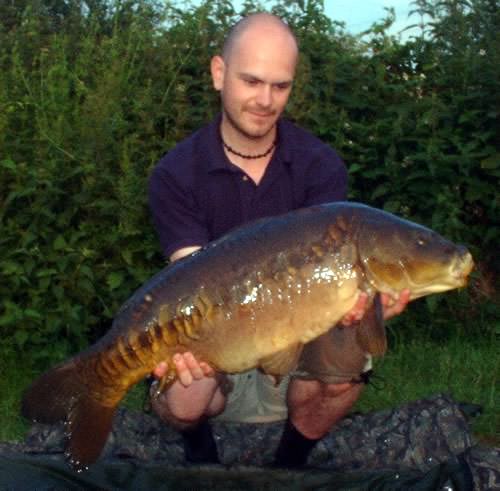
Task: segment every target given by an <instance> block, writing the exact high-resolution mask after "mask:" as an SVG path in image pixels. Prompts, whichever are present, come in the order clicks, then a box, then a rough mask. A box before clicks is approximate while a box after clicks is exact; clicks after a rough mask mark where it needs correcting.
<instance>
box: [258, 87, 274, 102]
mask: <svg viewBox="0 0 500 491" xmlns="http://www.w3.org/2000/svg"><path fill="white" fill-rule="evenodd" d="M272 102H273V93H272V87H271V86H270V85H266V84H262V86H261V87H259V92H258V93H257V103H258V104H259V106H261V107H270V106H271V105H272Z"/></svg>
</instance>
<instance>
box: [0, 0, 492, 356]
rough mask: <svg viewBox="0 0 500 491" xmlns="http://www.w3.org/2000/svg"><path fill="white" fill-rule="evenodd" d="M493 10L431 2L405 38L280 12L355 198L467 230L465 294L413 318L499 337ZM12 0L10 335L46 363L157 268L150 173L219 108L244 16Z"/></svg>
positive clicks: (301, 9)
mask: <svg viewBox="0 0 500 491" xmlns="http://www.w3.org/2000/svg"><path fill="white" fill-rule="evenodd" d="M495 3H496V2H494V1H488V0H470V1H468V2H462V1H458V0H447V1H441V2H430V1H426V0H419V1H417V2H415V4H416V11H417V13H418V14H422V15H423V14H424V13H425V14H426V15H427V16H428V17H427V18H428V19H429V20H428V21H427V22H426V24H425V25H424V26H423V28H422V33H421V35H420V36H418V37H416V38H413V39H411V40H410V41H408V42H406V43H401V42H400V41H398V40H397V39H395V38H394V37H391V36H389V35H388V34H387V28H388V26H389V25H390V23H391V19H390V18H388V19H386V20H385V21H383V22H380V23H377V24H375V25H374V26H373V28H372V29H371V30H370V31H369V33H368V38H367V37H365V38H363V40H361V39H360V38H354V37H352V36H351V35H349V34H347V33H346V32H345V31H344V29H343V27H342V26H341V25H338V24H335V23H332V22H331V21H330V20H329V19H328V18H326V16H325V15H324V13H323V11H322V8H321V2H319V1H309V2H306V3H304V2H300V1H298V0H297V1H296V2H290V1H282V2H277V3H276V4H275V5H274V7H273V9H274V11H275V12H277V13H279V14H280V15H282V16H283V17H284V18H285V19H286V20H288V22H289V23H290V24H291V25H292V27H293V28H294V29H295V31H296V33H297V36H298V38H299V40H300V44H301V53H302V55H301V61H300V67H299V71H298V74H297V80H296V85H295V88H294V94H293V96H292V101H291V104H290V106H289V110H288V115H289V117H291V118H292V119H294V120H296V121H297V122H298V123H299V124H301V125H303V126H305V127H307V128H308V129H310V130H311V131H312V132H314V133H315V134H317V135H318V136H320V137H321V138H323V139H324V140H325V141H327V142H329V143H331V144H332V145H333V146H334V147H335V148H336V149H337V150H338V151H339V152H340V153H341V155H342V156H343V157H344V159H345V161H346V162H347V164H348V167H349V172H350V177H351V198H353V199H356V200H360V201H364V202H367V203H368V204H371V205H374V206H378V207H384V208H385V209H387V210H389V211H393V212H396V213H398V214H401V215H403V216H406V217H408V218H410V219H414V220H416V221H419V222H420V223H423V224H425V225H428V226H431V227H432V228H435V229H436V230H438V231H440V232H442V233H443V234H445V235H447V236H448V237H450V238H451V239H453V240H456V241H462V242H464V243H466V244H467V245H468V246H470V248H471V249H472V250H473V254H474V256H475V257H476V259H477V260H478V263H479V273H476V280H475V283H474V287H473V288H472V289H470V290H469V293H468V294H464V293H459V294H453V295H451V294H450V295H446V296H444V298H445V299H446V301H441V300H439V297H431V298H430V299H429V300H428V302H427V304H425V303H423V304H421V306H420V308H419V309H417V311H416V313H415V314H414V315H416V318H415V319H414V322H416V323H421V322H424V323H426V322H428V321H430V319H431V318H432V319H434V321H435V320H436V318H441V319H445V320H446V322H448V323H449V322H450V319H451V320H453V321H455V322H456V323H459V324H461V325H465V324H466V323H470V322H471V320H472V319H475V320H474V323H475V324H474V325H476V326H477V325H478V324H479V325H480V326H481V329H494V328H495V327H494V325H493V319H494V318H495V316H496V315H498V305H497V306H495V304H494V303H492V302H491V300H490V299H491V298H494V296H495V295H496V291H495V282H496V278H497V275H498V270H499V269H500V268H499V265H498V262H497V260H496V256H497V244H498V241H499V239H500V232H499V228H498V211H499V204H500V203H499V194H498V178H499V177H500V162H499V160H500V158H499V155H500V152H499V149H498V141H497V140H498V107H500V105H499V104H498V102H499V101H498V97H499V94H500V91H499V90H498V89H499V87H498V84H499V82H498V81H499V79H500V78H499V73H498V72H499V67H500V60H499V56H500V55H499V53H500V46H499V39H498V36H497V34H496V33H497V29H498V25H499V13H498V9H496V8H495ZM13 5H14V4H13V3H10V4H9V5H7V4H4V5H2V6H1V7H0V108H1V110H0V169H1V171H0V186H1V189H2V193H1V195H0V200H1V207H0V224H1V225H0V226H1V231H2V232H1V235H0V258H1V259H0V271H1V274H2V282H1V283H0V295H1V296H2V304H3V309H2V311H0V334H1V335H2V339H3V340H4V343H7V344H9V345H12V347H14V348H15V349H18V350H25V349H32V348H34V353H35V356H36V357H38V358H40V359H42V361H43V359H45V358H47V357H51V356H54V353H55V356H57V357H63V356H65V355H66V354H67V353H68V351H73V350H76V349H80V348H81V347H82V346H84V345H85V344H86V343H87V342H88V340H89V339H94V338H95V337H96V336H98V335H100V334H102V333H103V332H104V331H105V330H106V329H107V328H108V327H109V325H110V322H111V318H112V316H113V314H114V312H116V310H117V308H118V307H119V305H120V304H121V303H122V302H123V301H124V300H125V299H126V298H127V297H128V296H129V295H130V294H131V292H132V291H133V290H134V289H135V288H136V287H138V286H139V285H140V284H141V283H142V282H144V281H145V280H146V279H147V278H149V277H150V276H151V275H152V274H153V273H154V272H155V271H157V270H158V269H159V268H160V267H161V266H162V264H163V259H162V258H161V254H160V252H159V245H158V243H157V239H156V237H155V234H154V231H153V229H152V226H151V223H150V221H149V214H148V210H147V206H146V181H147V176H148V174H149V172H150V170H151V168H152V167H153V165H154V164H155V163H156V161H157V160H158V159H159V158H160V157H161V155H162V154H163V153H164V152H166V151H168V149H170V148H171V147H172V146H173V145H175V143H176V142H178V141H179V140H181V139H182V138H184V137H185V136H187V135H188V134H189V133H191V132H192V131H193V130H195V129H196V128H198V127H199V126H201V125H202V124H204V123H205V122H206V121H207V120H209V119H210V118H211V117H212V116H213V115H214V114H215V113H216V112H217V111H218V107H219V101H218V98H217V94H215V93H214V92H213V90H212V89H211V82H210V79H209V73H208V65H209V60H210V57H211V56H212V55H213V54H215V53H216V51H217V49H218V47H219V46H220V44H221V42H222V39H223V37H224V34H225V32H226V31H227V28H228V27H229V25H231V24H232V23H233V22H234V20H236V19H237V18H238V14H239V13H238V12H236V10H235V9H234V7H233V6H232V4H231V3H230V2H229V1H223V0H219V1H217V0H207V1H205V2H204V3H202V4H201V5H200V6H198V7H193V6H187V7H185V8H184V9H178V8H175V7H174V6H173V5H172V4H167V5H166V6H164V7H161V8H160V7H159V6H158V5H156V4H155V3H153V2H152V1H145V0H142V1H141V0H129V1H128V2H116V3H114V2H106V1H104V0H102V1H100V2H92V3H90V2H89V3H88V4H86V5H87V7H86V8H81V4H80V3H79V2H78V3H72V2H66V3H64V4H63V3H61V4H57V3H51V4H50V5H49V4H45V3H43V2H42V1H41V0H18V1H17V2H16V3H15V8H13ZM63 6H64V8H63ZM255 8H257V7H252V6H250V4H245V5H244V7H243V11H245V12H247V11H251V10H252V9H255ZM367 39H368V40H367ZM495 98H496V99H495ZM485 294H487V295H490V297H489V298H488V297H487V296H485ZM438 307H439V308H438ZM478 317H479V318H480V319H481V322H479V323H478V322H477V320H476V319H477V318H478ZM492 326H493V327H492ZM497 327H498V326H497Z"/></svg>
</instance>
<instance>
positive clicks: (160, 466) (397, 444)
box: [0, 395, 500, 491]
mask: <svg viewBox="0 0 500 491" xmlns="http://www.w3.org/2000/svg"><path fill="white" fill-rule="evenodd" d="M477 410H478V408H477V406H472V405H465V404H459V403H457V402H455V401H453V400H452V399H450V398H449V397H447V396H444V395H437V396H434V397H432V398H430V399H426V400H421V401H416V402H413V403H410V404H407V405H404V406H402V407H400V408H397V409H393V410H386V411H380V412H374V413H369V414H351V415H350V416H349V417H346V418H345V419H344V420H343V421H342V422H341V423H340V424H339V425H338V426H337V427H336V428H335V431H332V432H331V433H330V434H329V435H327V436H326V437H325V438H323V439H322V440H321V441H320V442H319V443H318V444H317V446H316V447H315V448H314V450H313V452H312V453H311V456H310V458H309V462H308V467H307V468H304V469H301V470H298V471H287V470H280V469H273V468H270V467H269V464H270V463H271V462H272V459H273V456H274V451H275V449H276V446H277V444H278V441H279V438H280V435H281V431H282V426H283V425H282V423H269V424H258V425H257V424H227V423H225V424H223V423H214V433H215V438H216V441H217V446H218V451H219V456H220V459H221V462H222V463H221V464H220V465H206V466H199V465H188V464H186V463H185V462H184V459H183V449H182V441H181V438H180V435H179V434H178V433H177V432H175V431H173V430H171V429H169V428H167V427H166V426H165V425H162V424H161V423H160V422H159V421H158V419H157V418H155V417H154V416H151V415H147V414H143V413H138V412H132V411H127V410H125V409H120V410H119V412H118V414H117V417H116V419H115V424H114V429H113V432H112V435H111V436H110V438H109V440H108V443H107V445H106V448H105V450H104V452H103V455H102V457H101V459H100V460H99V461H98V462H97V463H96V464H95V465H93V466H92V467H91V468H90V470H88V471H86V472H82V473H76V472H73V471H72V470H70V469H69V468H68V467H67V465H66V463H65V462H64V459H63V456H62V451H63V447H62V443H63V431H62V427H61V426H59V427H54V426H51V427H47V426H42V425H35V426H34V427H33V428H32V430H31V431H30V433H29V435H28V436H27V438H26V440H25V442H23V443H12V444H8V443H4V444H0V489H1V490H15V491H17V490H37V491H39V490H122V489H123V490H175V491H182V490H226V489H227V490H240V489H244V490H247V489H250V490H259V491H262V490H270V491H271V490H272V491H276V490H281V489H286V490H287V491H292V490H306V489H307V490H339V491H342V490H370V491H371V490H415V491H416V490H448V491H451V490H480V491H483V490H494V489H499V490H500V449H493V448H487V447H481V446H479V445H475V444H474V442H473V441H472V436H471V433H470V429H469V425H468V422H467V419H468V418H469V417H471V416H473V415H474V413H475V412H477Z"/></svg>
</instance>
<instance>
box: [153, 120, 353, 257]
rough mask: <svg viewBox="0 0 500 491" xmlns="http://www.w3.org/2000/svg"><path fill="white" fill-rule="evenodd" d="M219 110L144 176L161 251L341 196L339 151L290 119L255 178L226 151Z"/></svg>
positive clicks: (344, 174)
mask: <svg viewBox="0 0 500 491" xmlns="http://www.w3.org/2000/svg"><path fill="white" fill-rule="evenodd" d="M220 121H221V116H220V115H219V116H218V117H217V118H216V119H215V120H214V121H212V122H211V123H210V124H209V125H207V126H205V127H203V128H201V129H200V130H198V131H197V132H195V133H194V134H193V135H191V136H190V137H188V138H187V139H185V140H183V141H182V142H180V143H179V144H178V145H177V146H176V147H174V148H173V149H172V150H171V151H170V152H168V153H167V154H166V155H164V156H163V157H162V159H161V160H160V161H159V162H158V164H157V165H156V166H155V168H154V169H153V172H152V174H151V176H150V180H149V205H150V208H151V212H152V215H153V221H154V224H155V227H156V230H157V232H158V235H159V238H160V243H161V246H162V249H163V252H164V254H165V256H166V257H167V258H168V257H170V255H171V254H172V253H173V252H175V251H176V250H177V249H180V248H182V247H188V246H203V245H205V244H206V243H208V242H210V241H212V240H214V239H217V238H219V237H220V236H221V235H223V234H225V233H226V232H228V231H229V230H231V229H232V228H234V227H237V226H239V225H241V224H243V223H245V222H248V221H251V220H254V219H257V218H261V217H265V216H272V215H278V214H281V213H285V212H287V211H291V210H294V209H297V208H302V207H305V206H310V205H314V204H319V203H326V202H329V201H339V200H345V199H346V198H347V170H346V168H345V165H344V163H343V162H342V160H341V159H340V157H339V156H338V155H337V153H336V152H335V151H334V150H333V149H332V148H331V147H329V146H328V145H326V144H325V143H323V142H322V141H321V140H319V139H318V138H316V137H315V136H313V135H312V134H311V133H309V132H307V131H305V130H303V129H301V128H299V127H297V126H296V125H294V124H293V123H291V122H290V121H287V120H284V119H280V120H279V122H278V133H277V134H278V141H277V146H276V149H275V151H274V154H273V156H272V159H271V161H270V162H269V164H268V166H267V168H266V171H265V173H264V176H263V177H262V179H261V181H260V183H259V184H258V185H256V184H255V183H254V181H253V180H252V179H251V178H250V177H248V176H247V175H246V174H245V172H244V171H243V170H241V169H240V168H239V167H237V166H236V165H234V164H232V163H231V162H230V161H229V159H228V158H227V157H226V154H225V153H224V150H223V147H222V142H221V137H220V131H219V127H220Z"/></svg>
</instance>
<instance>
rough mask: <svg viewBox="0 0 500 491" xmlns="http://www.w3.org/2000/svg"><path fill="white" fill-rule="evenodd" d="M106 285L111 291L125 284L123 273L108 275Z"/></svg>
mask: <svg viewBox="0 0 500 491" xmlns="http://www.w3.org/2000/svg"><path fill="white" fill-rule="evenodd" d="M106 283H107V284H108V286H109V288H110V289H111V290H115V289H116V288H118V287H119V286H120V285H121V284H122V283H123V273H119V272H113V273H110V274H108V276H107V278H106Z"/></svg>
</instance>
